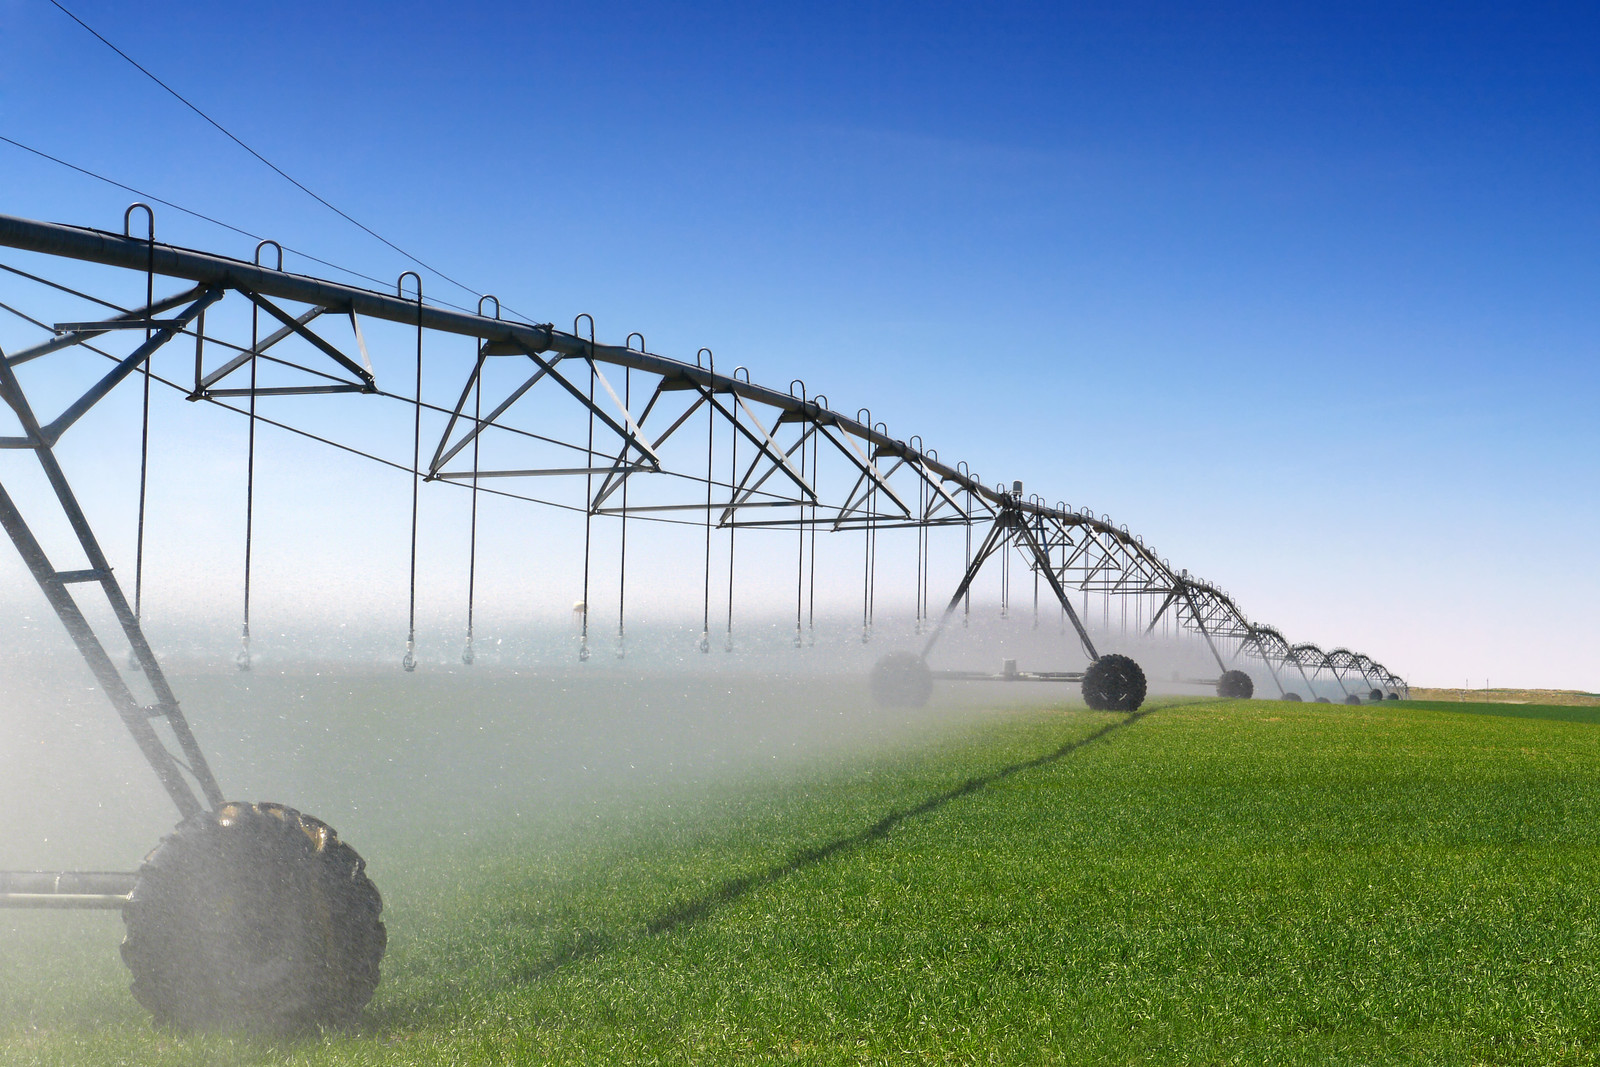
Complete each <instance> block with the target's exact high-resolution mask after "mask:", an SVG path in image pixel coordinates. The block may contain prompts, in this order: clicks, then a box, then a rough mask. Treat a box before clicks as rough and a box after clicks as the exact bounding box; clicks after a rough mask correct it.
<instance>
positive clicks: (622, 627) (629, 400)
mask: <svg viewBox="0 0 1600 1067" xmlns="http://www.w3.org/2000/svg"><path fill="white" fill-rule="evenodd" d="M632 339H633V338H632V337H629V340H630V341H631V340H632ZM639 350H640V351H641V352H642V351H644V335H643V334H640V335H639ZM622 407H623V409H624V410H625V411H627V412H628V414H629V417H630V418H631V417H632V414H633V368H632V367H625V368H623V371H622ZM630 462H631V461H630V460H629V458H628V444H627V441H624V442H623V446H622V463H623V466H627V465H628V464H629V463H630ZM617 473H619V474H621V475H622V547H621V550H620V551H619V553H618V555H617V658H618V659H623V658H625V657H626V656H627V654H628V631H627V621H628V482H629V480H630V479H629V478H628V471H626V470H622V471H619V472H617Z"/></svg>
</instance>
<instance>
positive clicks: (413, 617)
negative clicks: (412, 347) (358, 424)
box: [395, 270, 422, 671]
mask: <svg viewBox="0 0 1600 1067" xmlns="http://www.w3.org/2000/svg"><path fill="white" fill-rule="evenodd" d="M406 275H410V276H411V277H412V278H414V279H416V283H417V396H416V416H415V418H414V420H413V423H412V432H411V594H410V601H409V605H408V607H407V613H406V654H405V658H404V659H402V660H401V661H400V665H401V666H402V667H404V668H405V669H406V670H408V671H414V670H416V669H417V499H418V493H419V491H420V489H421V487H422V276H421V275H419V274H418V273H417V272H416V271H414V270H408V271H406V272H405V274H402V275H400V280H399V281H398V282H396V283H395V291H396V292H397V293H400V294H401V295H402V296H403V295H404V290H405V284H406Z"/></svg>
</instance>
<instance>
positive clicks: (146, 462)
mask: <svg viewBox="0 0 1600 1067" xmlns="http://www.w3.org/2000/svg"><path fill="white" fill-rule="evenodd" d="M141 207H142V208H144V211H145V218H146V220H147V221H148V222H149V224H150V225H149V235H148V239H147V242H146V246H147V249H148V251H147V253H146V259H145V273H144V307H145V311H144V317H145V319H146V320H147V321H146V325H145V328H144V342H145V344H146V345H148V344H149V343H150V338H151V337H152V336H153V335H154V332H155V331H154V329H153V328H152V327H151V326H150V325H149V323H148V320H149V318H150V314H151V312H150V308H151V307H152V306H154V304H155V302H156V213H155V212H154V211H152V210H151V208H150V205H149V204H130V205H129V206H128V210H126V211H124V212H123V213H122V232H123V233H124V234H125V235H128V231H129V229H130V223H131V220H132V218H133V212H134V209H135V208H141ZM130 236H131V235H130ZM152 355H154V353H146V355H145V357H144V361H143V371H144V412H143V415H142V416H141V418H140V420H139V527H138V532H137V537H136V544H135V547H134V554H133V621H134V623H135V624H139V623H140V622H141V621H142V620H143V618H144V513H145V493H146V488H147V486H148V484H149V478H150V359H151V356H152ZM128 668H129V669H130V670H135V671H137V670H140V669H142V668H141V665H140V663H139V657H138V655H137V654H136V653H135V652H134V650H133V649H131V648H130V649H129V650H128Z"/></svg>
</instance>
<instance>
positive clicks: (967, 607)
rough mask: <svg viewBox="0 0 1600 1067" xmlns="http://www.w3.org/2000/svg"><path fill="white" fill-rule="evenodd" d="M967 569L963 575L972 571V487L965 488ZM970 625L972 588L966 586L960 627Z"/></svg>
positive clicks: (962, 601)
mask: <svg viewBox="0 0 1600 1067" xmlns="http://www.w3.org/2000/svg"><path fill="white" fill-rule="evenodd" d="M966 527H967V569H966V572H964V573H970V572H971V571H972V487H971V486H968V487H967V523H966ZM971 625H972V586H971V585H970V584H969V585H968V586H967V591H966V592H965V593H963V594H962V597H961V627H962V629H966V628H967V627H968V626H971Z"/></svg>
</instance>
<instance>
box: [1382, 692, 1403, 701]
mask: <svg viewBox="0 0 1600 1067" xmlns="http://www.w3.org/2000/svg"><path fill="white" fill-rule="evenodd" d="M1383 699H1385V700H1399V699H1400V694H1399V693H1390V694H1389V695H1388V696H1386V697H1384V698H1383Z"/></svg>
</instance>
